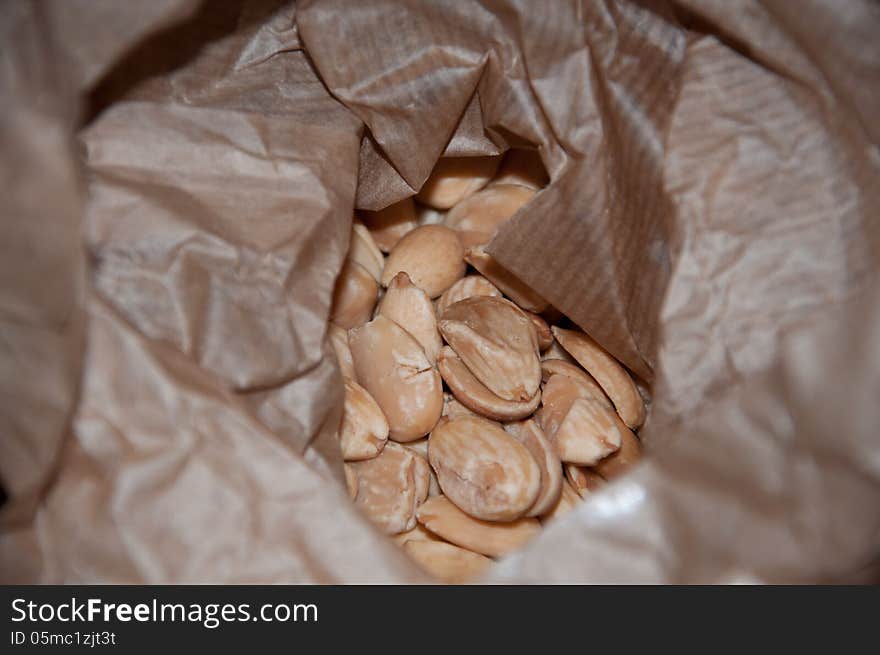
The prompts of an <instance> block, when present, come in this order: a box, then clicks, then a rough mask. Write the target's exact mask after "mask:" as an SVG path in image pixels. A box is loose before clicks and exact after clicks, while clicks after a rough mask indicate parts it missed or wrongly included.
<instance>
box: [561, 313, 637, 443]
mask: <svg viewBox="0 0 880 655" xmlns="http://www.w3.org/2000/svg"><path fill="white" fill-rule="evenodd" d="M552 332H553V336H554V337H556V340H557V341H558V342H559V345H560V346H562V347H563V348H565V349H566V350H567V351H568V352H569V353H571V355H572V357H574V358H575V359H576V360H577V362H578V364H580V365H581V366H583V367H584V368H585V369H586V370H587V372H588V373H589V374H590V375H592V376H593V377H594V378H595V379H596V382H598V383H599V386H601V387H602V389H603V390H604V391H605V393H606V394H608V397H609V398H610V399H611V402H613V403H614V406H615V407H616V408H617V413H618V414H620V418H622V419H623V422H624V423H626V424H627V426H628V427H630V428H637V427H639V426H640V425H641V424H642V423H644V422H645V404H644V403H643V402H642V397H641V396H640V395H639V391H638V389H636V385H635V383H634V382H633V381H632V378H631V377H630V376H629V373H627V372H626V369H624V368H623V366H621V365H620V364H619V363H618V361H617V360H616V359H614V357H612V356H611V355H609V354H608V353H607V352H606V351H605V349H604V348H602V346H600V345H599V344H598V343H596V342H595V341H594V340H593V339H592V338H591V337H590V336H589V335H587V334H586V333H584V332H580V331H577V330H564V329H562V328H558V327H555V326H554V327H553V329H552Z"/></svg>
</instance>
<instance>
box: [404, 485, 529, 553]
mask: <svg viewBox="0 0 880 655" xmlns="http://www.w3.org/2000/svg"><path fill="white" fill-rule="evenodd" d="M416 518H417V519H418V522H419V523H420V524H422V525H424V526H425V527H426V528H427V529H428V530H430V531H431V532H433V533H434V534H437V535H439V536H441V537H443V538H444V539H446V541H449V542H451V543H453V544H455V545H456V546H461V547H462V548H467V549H468V550H471V551H473V552H475V553H482V554H483V555H489V556H490V557H501V556H502V555H506V554H507V553H510V552H512V551H514V550H516V549H517V548H520V547H522V546H523V545H524V544H525V543H526V542H527V541H529V540H530V539H531V538H532V537H534V536H535V535H536V534H537V533H538V532H540V531H541V524H540V523H539V522H538V521H537V520H536V519H527V518H523V519H517V520H516V521H511V522H510V523H496V522H492V521H481V520H480V519H475V518H473V517H472V516H469V515H467V514H465V513H464V512H462V511H461V510H460V509H459V508H458V507H456V506H455V505H454V504H453V503H451V502H450V501H449V499H448V498H446V497H445V496H435V497H434V498H431V499H430V500H427V501H426V502H425V503H424V504H422V505H421V506H420V507H419V509H418V511H417V512H416Z"/></svg>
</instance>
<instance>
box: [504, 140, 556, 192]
mask: <svg viewBox="0 0 880 655" xmlns="http://www.w3.org/2000/svg"><path fill="white" fill-rule="evenodd" d="M549 181H550V178H549V177H548V175H547V169H546V168H544V162H542V161H541V155H540V153H539V152H538V151H537V150H523V149H519V148H517V149H513V150H508V151H507V154H506V155H505V156H504V161H503V162H502V163H501V169H500V170H499V171H498V175H497V176H496V177H495V179H494V180H492V184H493V185H494V184H520V185H522V186H525V187H528V188H530V189H535V190H538V189H542V188H544V187H545V186H547V183H548V182H549Z"/></svg>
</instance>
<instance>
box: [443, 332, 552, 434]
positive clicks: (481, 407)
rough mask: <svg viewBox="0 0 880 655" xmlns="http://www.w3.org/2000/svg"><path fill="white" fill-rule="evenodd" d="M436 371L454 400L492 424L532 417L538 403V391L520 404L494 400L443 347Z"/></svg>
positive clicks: (453, 355) (497, 398) (448, 348)
mask: <svg viewBox="0 0 880 655" xmlns="http://www.w3.org/2000/svg"><path fill="white" fill-rule="evenodd" d="M437 368H438V369H439V370H440V376H441V377H442V378H443V381H444V382H445V383H446V384H447V386H448V387H449V388H450V389H451V390H452V393H453V395H454V396H455V398H456V400H458V401H459V402H460V403H461V404H462V405H464V406H465V407H466V408H468V409H470V410H473V411H474V412H476V413H477V414H480V415H481V416H485V417H487V418H491V419H493V420H495V421H516V420H518V419H521V418H525V417H526V416H531V414H532V413H533V412H534V411H535V410H536V409H537V408H538V405H539V404H540V402H541V392H540V391H536V392H535V395H534V396H532V397H531V398H530V399H529V400H521V401H517V400H504V399H503V398H500V397H498V396H496V395H495V394H494V393H492V392H491V391H489V389H488V388H486V385H484V384H483V383H482V382H480V381H479V380H478V379H477V378H476V377H474V374H473V373H471V372H470V369H468V367H467V366H465V365H464V363H463V362H462V361H461V359H459V357H458V355H456V354H455V351H454V350H453V349H452V348H450V347H449V346H444V348H443V350H441V351H440V356H439V357H438V358H437Z"/></svg>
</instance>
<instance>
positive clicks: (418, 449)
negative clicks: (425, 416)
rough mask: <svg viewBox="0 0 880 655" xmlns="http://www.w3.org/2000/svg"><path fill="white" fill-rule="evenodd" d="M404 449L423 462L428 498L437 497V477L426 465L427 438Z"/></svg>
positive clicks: (409, 444)
mask: <svg viewBox="0 0 880 655" xmlns="http://www.w3.org/2000/svg"><path fill="white" fill-rule="evenodd" d="M444 400H445V399H444ZM404 447H406V448H409V449H410V450H411V451H413V452H414V453H416V454H417V455H418V456H419V458H420V459H422V460H424V464H425V466H426V467H427V468H428V496H439V495H440V493H441V492H440V483H439V482H437V476H436V475H435V474H434V469H432V468H431V465H430V464H428V437H425V438H424V439H417V440H416V441H409V442H407V443H406V444H404Z"/></svg>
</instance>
